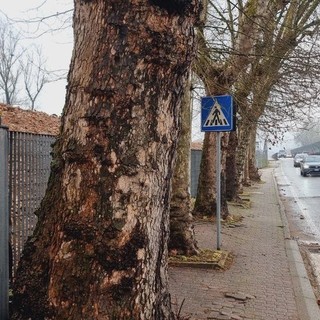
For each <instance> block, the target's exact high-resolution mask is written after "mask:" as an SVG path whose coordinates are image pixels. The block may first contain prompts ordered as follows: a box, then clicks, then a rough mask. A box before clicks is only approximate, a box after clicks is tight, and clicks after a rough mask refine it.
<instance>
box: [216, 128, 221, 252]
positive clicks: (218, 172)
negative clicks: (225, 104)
mask: <svg viewBox="0 0 320 320" xmlns="http://www.w3.org/2000/svg"><path fill="white" fill-rule="evenodd" d="M216 154H217V159H216V160H217V161H216V177H217V179H216V189H217V190H216V191H217V198H216V208H217V214H216V217H217V221H216V223H217V250H220V247H221V133H220V132H217V152H216Z"/></svg>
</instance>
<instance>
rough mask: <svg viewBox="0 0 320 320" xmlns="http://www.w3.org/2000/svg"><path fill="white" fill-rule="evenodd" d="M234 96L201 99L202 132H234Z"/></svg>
mask: <svg viewBox="0 0 320 320" xmlns="http://www.w3.org/2000/svg"><path fill="white" fill-rule="evenodd" d="M233 118H234V112H233V100H232V96H230V95H226V96H215V97H203V98H202V99H201V131H202V132H206V131H232V130H234V119H233Z"/></svg>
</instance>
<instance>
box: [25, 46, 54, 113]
mask: <svg viewBox="0 0 320 320" xmlns="http://www.w3.org/2000/svg"><path fill="white" fill-rule="evenodd" d="M21 70H22V74H23V83H24V89H25V92H26V94H27V97H28V102H27V103H28V107H29V108H30V109H31V110H32V111H33V110H35V107H36V104H35V103H36V100H37V98H38V96H39V94H40V92H41V91H42V89H43V87H44V86H45V84H46V83H48V82H49V72H48V71H46V70H45V61H44V59H43V55H42V52H41V48H39V47H35V50H34V51H31V52H30V53H27V58H26V62H24V63H21Z"/></svg>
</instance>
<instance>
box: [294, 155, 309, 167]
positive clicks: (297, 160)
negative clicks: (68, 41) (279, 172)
mask: <svg viewBox="0 0 320 320" xmlns="http://www.w3.org/2000/svg"><path fill="white" fill-rule="evenodd" d="M306 156H307V154H306V153H297V154H296V155H295V156H294V158H293V166H294V167H300V162H301V161H302V160H303V159H304V158H305V157H306Z"/></svg>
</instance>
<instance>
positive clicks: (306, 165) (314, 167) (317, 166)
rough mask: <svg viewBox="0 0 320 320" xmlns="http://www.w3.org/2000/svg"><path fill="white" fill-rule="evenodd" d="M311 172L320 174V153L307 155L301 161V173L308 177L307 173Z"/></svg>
mask: <svg viewBox="0 0 320 320" xmlns="http://www.w3.org/2000/svg"><path fill="white" fill-rule="evenodd" d="M311 173H318V174H320V155H310V156H306V157H305V158H304V159H303V160H302V161H301V162H300V174H301V175H302V176H304V177H306V176H307V174H311Z"/></svg>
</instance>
